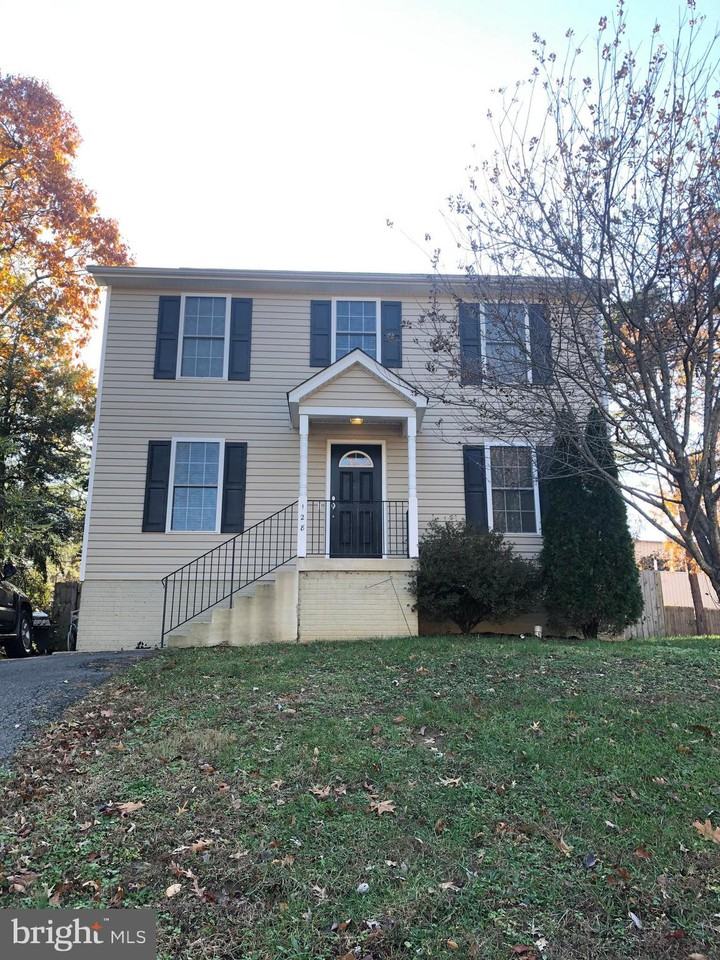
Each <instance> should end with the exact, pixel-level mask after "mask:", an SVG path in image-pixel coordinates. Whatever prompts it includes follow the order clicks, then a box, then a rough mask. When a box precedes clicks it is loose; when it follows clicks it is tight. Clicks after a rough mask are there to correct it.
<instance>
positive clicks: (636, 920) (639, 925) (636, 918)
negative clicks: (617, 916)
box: [628, 910, 643, 930]
mask: <svg viewBox="0 0 720 960" xmlns="http://www.w3.org/2000/svg"><path fill="white" fill-rule="evenodd" d="M628 916H629V917H630V920H631V921H632V925H633V926H634V927H635V928H636V929H638V930H642V928H643V922H642V920H641V919H640V917H639V916H638V915H637V914H636V913H633V912H632V910H628Z"/></svg>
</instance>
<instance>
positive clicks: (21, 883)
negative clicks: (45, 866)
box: [7, 870, 40, 893]
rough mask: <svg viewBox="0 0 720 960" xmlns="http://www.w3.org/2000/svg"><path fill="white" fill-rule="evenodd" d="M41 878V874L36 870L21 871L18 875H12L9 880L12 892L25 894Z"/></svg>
mask: <svg viewBox="0 0 720 960" xmlns="http://www.w3.org/2000/svg"><path fill="white" fill-rule="evenodd" d="M39 876H40V874H39V873H35V871H34V870H20V871H19V872H18V873H13V874H11V875H10V876H9V877H8V878H7V879H8V883H9V884H10V892H11V893H25V891H26V890H27V888H28V887H31V886H32V885H33V884H34V883H35V881H36V880H37V878H38V877H39Z"/></svg>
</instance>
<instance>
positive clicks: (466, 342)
mask: <svg viewBox="0 0 720 960" xmlns="http://www.w3.org/2000/svg"><path fill="white" fill-rule="evenodd" d="M458 309H459V319H460V323H459V329H460V383H461V384H463V385H465V384H473V383H482V353H481V350H480V306H479V304H477V303H461V304H460V305H459V308H458Z"/></svg>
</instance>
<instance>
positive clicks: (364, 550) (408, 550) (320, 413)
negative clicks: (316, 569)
mask: <svg viewBox="0 0 720 960" xmlns="http://www.w3.org/2000/svg"><path fill="white" fill-rule="evenodd" d="M288 408H289V413H290V420H291V423H292V425H293V427H295V428H296V429H297V430H298V433H299V440H300V457H299V463H300V470H299V480H298V529H297V556H298V557H299V558H304V557H308V556H325V557H333V556H338V557H345V558H352V557H354V558H358V559H359V558H370V557H375V558H389V557H400V556H405V557H406V558H407V557H409V558H415V557H417V554H418V499H417V482H416V476H417V468H416V437H417V434H418V432H419V431H420V430H421V428H422V422H423V417H424V414H425V410H426V408H427V397H426V396H425V395H424V394H422V393H421V392H420V391H419V390H417V389H416V388H415V387H413V385H412V384H410V383H408V382H407V381H406V380H403V379H402V377H399V376H398V375H397V374H395V373H394V372H393V371H391V370H389V369H387V368H386V367H384V366H383V365H382V364H380V363H378V362H377V361H376V360H374V359H373V358H372V357H370V356H368V355H367V354H366V353H364V352H363V351H362V350H359V349H356V350H353V351H352V352H351V353H349V354H347V355H345V356H344V357H342V358H341V359H339V360H337V361H336V362H335V363H333V364H331V365H330V366H328V367H325V368H324V369H322V370H321V371H319V372H318V373H316V374H315V375H314V376H312V377H310V378H309V379H307V380H305V381H304V382H303V383H301V384H298V386H296V387H294V388H293V389H292V390H290V391H289V392H288ZM313 426H314V427H315V428H316V429H317V431H318V432H322V434H323V436H324V437H327V440H326V444H325V447H326V454H325V457H324V463H323V464H319V463H313V464H312V465H311V466H312V468H313V471H314V475H315V476H316V477H317V475H318V473H319V471H321V472H322V474H323V476H324V481H325V482H324V491H323V492H324V497H317V496H309V490H308V474H309V446H310V445H309V440H310V437H311V429H312V428H313ZM390 428H392V429H395V430H396V431H397V438H394V439H393V441H392V449H390V448H389V445H388V441H386V440H385V439H383V435H384V434H385V433H387V431H388V429H390ZM336 434H337V436H336ZM399 442H402V444H403V447H404V456H403V459H405V460H406V467H405V476H406V480H405V482H402V489H401V487H400V484H401V480H400V476H399V471H398V454H399V449H398V444H399ZM318 456H319V454H318V452H317V451H315V457H316V459H317V458H318ZM390 487H391V489H390ZM388 489H390V493H391V494H392V496H389V495H388ZM314 492H315V494H317V493H318V490H317V487H316V489H315V491H314ZM401 494H402V499H401V498H400V495H401ZM405 498H406V499H405Z"/></svg>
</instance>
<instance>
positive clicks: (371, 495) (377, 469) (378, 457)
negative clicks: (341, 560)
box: [330, 443, 382, 557]
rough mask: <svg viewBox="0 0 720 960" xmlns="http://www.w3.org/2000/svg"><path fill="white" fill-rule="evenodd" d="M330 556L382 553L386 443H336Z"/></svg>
mask: <svg viewBox="0 0 720 960" xmlns="http://www.w3.org/2000/svg"><path fill="white" fill-rule="evenodd" d="M330 501H331V502H330V556H331V557H381V556H382V447H380V446H379V445H378V444H348V443H334V444H333V445H332V450H331V452H330Z"/></svg>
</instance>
